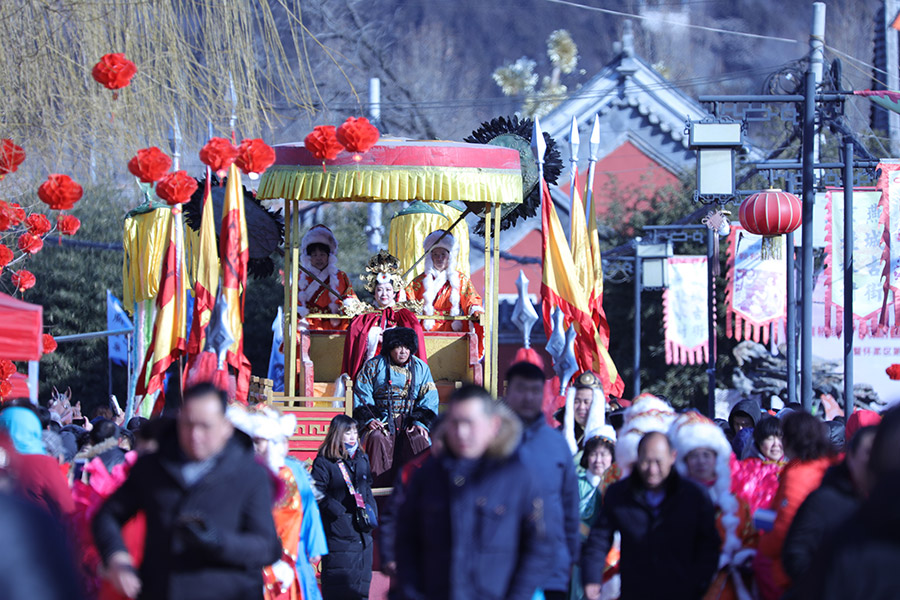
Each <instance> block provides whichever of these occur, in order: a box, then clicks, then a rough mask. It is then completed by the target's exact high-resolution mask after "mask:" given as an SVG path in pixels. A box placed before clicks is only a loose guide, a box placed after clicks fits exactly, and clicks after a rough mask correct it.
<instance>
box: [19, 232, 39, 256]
mask: <svg viewBox="0 0 900 600" xmlns="http://www.w3.org/2000/svg"><path fill="white" fill-rule="evenodd" d="M18 246H19V250H21V251H22V252H24V253H25V254H37V253H38V252H40V251H41V249H42V248H43V247H44V240H42V239H41V238H39V237H38V236H36V235H34V234H31V233H28V232H25V233H23V234H22V235H20V236H19V241H18Z"/></svg>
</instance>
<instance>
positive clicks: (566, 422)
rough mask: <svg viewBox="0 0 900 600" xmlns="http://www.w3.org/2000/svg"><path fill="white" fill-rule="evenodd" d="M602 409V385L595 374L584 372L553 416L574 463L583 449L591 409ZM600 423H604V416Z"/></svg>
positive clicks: (577, 460) (604, 404)
mask: <svg viewBox="0 0 900 600" xmlns="http://www.w3.org/2000/svg"><path fill="white" fill-rule="evenodd" d="M595 405H596V406H597V407H598V408H601V407H602V410H603V411H604V413H605V410H606V394H605V393H604V392H603V383H602V382H601V381H600V378H599V377H597V375H596V373H593V372H592V371H585V372H584V373H582V374H581V375H579V376H578V377H577V378H576V379H575V381H574V383H572V385H570V386H569V389H568V390H567V391H566V404H565V406H563V407H562V408H560V409H559V410H558V411H556V414H555V415H553V416H554V418H555V419H556V420H557V421H559V422H560V423H561V424H562V425H560V427H559V429H561V430H562V431H563V435H564V436H565V438H566V441H567V442H568V443H569V448H570V449H571V450H572V454H574V455H575V462H576V463H577V462H579V460H580V458H581V457H580V455H579V454H578V452H579V451H580V450H582V449H583V448H584V442H585V441H586V438H585V436H584V432H585V430H586V427H587V422H588V418H589V415H593V407H594V406H595ZM601 422H602V423H605V422H606V419H605V414H604V415H603V419H602V421H601Z"/></svg>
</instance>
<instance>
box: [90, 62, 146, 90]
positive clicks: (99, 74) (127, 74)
mask: <svg viewBox="0 0 900 600" xmlns="http://www.w3.org/2000/svg"><path fill="white" fill-rule="evenodd" d="M135 73H137V67H136V66H135V64H134V63H133V62H131V61H130V60H128V59H127V58H125V55H124V54H122V53H118V54H104V55H103V57H102V58H101V59H100V62H98V63H97V64H96V65H94V68H93V70H92V71H91V75H93V76H94V79H95V80H96V81H97V83H99V84H101V85H102V86H103V87H106V88H108V89H111V90H113V100H115V99H116V98H118V97H119V92H117V91H116V90H120V89H122V88H123V87H125V86H127V85H128V84H130V83H131V78H132V77H134V75H135Z"/></svg>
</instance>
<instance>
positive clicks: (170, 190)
mask: <svg viewBox="0 0 900 600" xmlns="http://www.w3.org/2000/svg"><path fill="white" fill-rule="evenodd" d="M196 191H197V180H196V179H194V178H193V177H191V176H190V175H188V174H187V171H175V172H174V173H169V174H168V175H166V176H165V177H163V178H162V179H161V180H160V181H159V183H157V184H156V195H157V196H159V197H160V198H162V199H163V200H165V201H166V203H167V204H169V205H170V206H177V205H179V204H184V203H185V202H188V201H189V200H190V199H191V194H193V193H194V192H196Z"/></svg>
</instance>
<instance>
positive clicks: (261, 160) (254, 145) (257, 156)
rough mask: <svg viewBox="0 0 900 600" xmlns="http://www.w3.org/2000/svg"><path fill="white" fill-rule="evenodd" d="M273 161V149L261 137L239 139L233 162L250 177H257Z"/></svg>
mask: <svg viewBox="0 0 900 600" xmlns="http://www.w3.org/2000/svg"><path fill="white" fill-rule="evenodd" d="M274 162H275V150H273V149H272V147H271V146H270V145H268V144H267V143H265V142H264V141H262V140H261V139H248V140H243V141H241V146H240V148H238V156H237V158H236V159H235V161H234V164H235V165H237V167H238V168H239V169H240V170H241V171H243V172H244V173H246V174H247V176H248V177H250V179H258V178H259V176H260V175H261V174H262V173H264V172H265V170H266V169H268V168H269V167H271V166H272V163H274Z"/></svg>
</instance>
